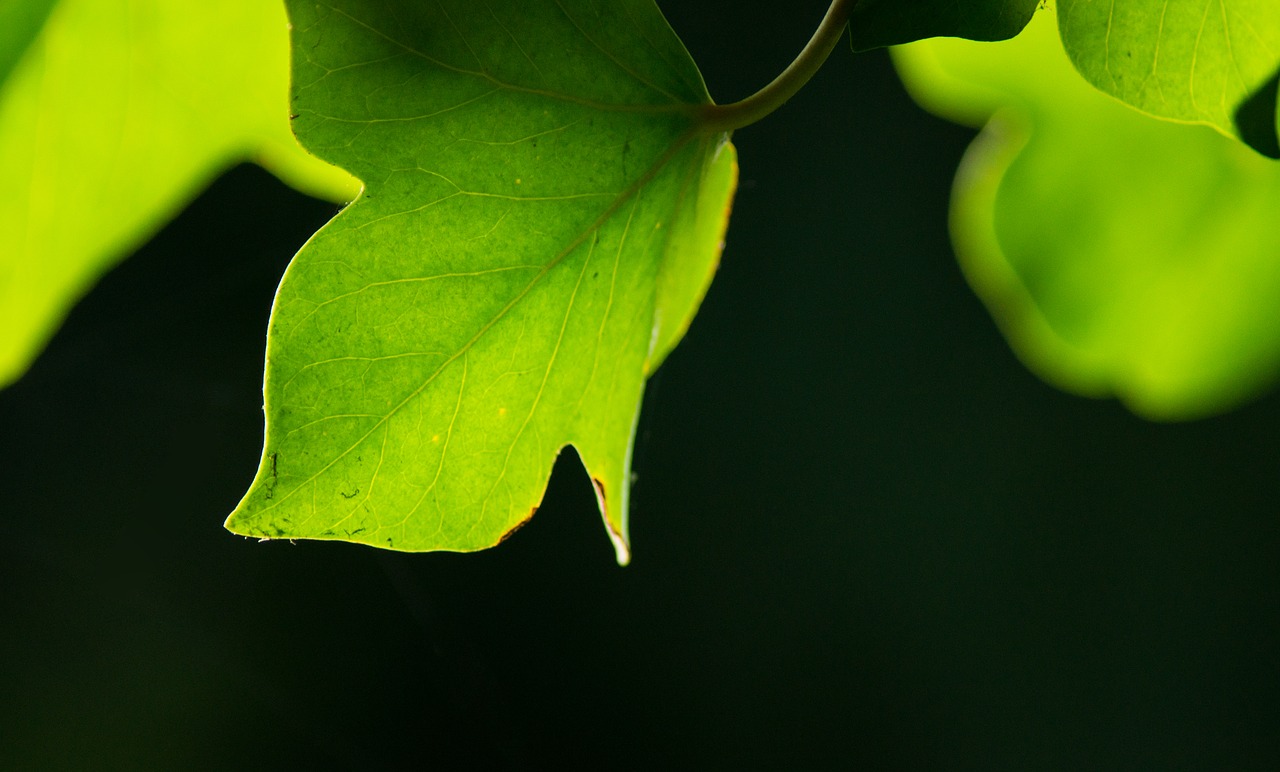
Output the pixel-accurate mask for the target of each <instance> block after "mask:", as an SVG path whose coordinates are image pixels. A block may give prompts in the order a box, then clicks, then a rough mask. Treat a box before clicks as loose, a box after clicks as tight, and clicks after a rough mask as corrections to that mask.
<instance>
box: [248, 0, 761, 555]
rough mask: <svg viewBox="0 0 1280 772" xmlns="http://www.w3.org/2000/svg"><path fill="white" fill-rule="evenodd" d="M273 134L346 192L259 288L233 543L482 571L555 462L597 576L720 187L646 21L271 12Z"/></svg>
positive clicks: (709, 147) (298, 6) (697, 99)
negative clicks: (344, 184) (584, 482)
mask: <svg viewBox="0 0 1280 772" xmlns="http://www.w3.org/2000/svg"><path fill="white" fill-rule="evenodd" d="M288 7H289V13H290V17H291V20H292V22H293V29H294V71H295V80H294V86H293V87H294V107H293V110H294V112H295V113H297V114H298V118H297V120H296V121H295V129H296V131H297V132H298V136H299V137H300V138H301V139H302V141H303V143H304V144H305V145H306V146H307V147H308V148H309V149H310V150H311V151H312V152H314V153H316V154H317V155H318V156H320V157H321V158H324V159H326V160H329V161H331V162H333V163H336V164H339V165H340V166H342V167H343V168H345V169H348V170H349V171H351V172H352V173H353V174H355V175H356V176H357V177H359V178H360V179H361V180H363V182H364V183H365V186H366V187H365V192H364V193H363V194H362V195H361V197H360V198H359V200H357V201H356V202H355V203H354V204H352V205H351V206H350V207H348V208H347V209H346V210H345V211H344V212H343V213H342V214H340V215H339V216H338V217H337V218H335V219H334V220H333V221H332V222H330V223H329V224H328V225H327V226H325V228H323V229H322V230H321V231H320V232H319V233H317V234H316V236H315V237H314V238H312V239H311V241H310V242H309V243H308V244H307V246H306V247H305V248H304V249H303V250H302V251H301V252H300V253H299V254H298V256H297V257H296V258H295V259H294V262H293V264H292V265H291V266H290V267H289V270H288V271H287V273H286V275H285V279H284V282H283V283H282V284H281V287H280V292H279V294H278V296H277V298H276V304H275V308H274V311H273V313H272V319H271V325H270V330H269V332H268V343H267V373H266V387H265V400H266V412H267V437H266V443H265V447H264V450H263V457H262V463H261V466H260V468H259V470H258V474H257V477H256V479H255V480H254V482H253V486H252V488H251V489H250V490H249V492H248V493H247V494H246V495H245V498H244V499H243V501H241V503H240V506H239V507H238V508H237V509H236V511H235V512H234V513H233V514H232V515H231V517H230V518H229V519H228V521H227V527H228V528H229V529H231V530H232V531H235V532H236V533H241V534H245V535H250V536H260V537H273V538H295V537H298V538H314V539H342V540H349V541H356V542H363V543H367V544H371V545H376V546H380V547H388V548H393V549H398V550H436V549H442V550H459V551H467V550H477V549H481V548H484V547H489V546H492V545H494V544H496V543H497V542H499V541H500V540H501V539H502V538H504V537H505V536H506V535H507V534H508V533H510V532H511V531H512V530H514V529H515V528H517V527H518V526H519V525H520V524H521V523H523V522H524V521H525V520H527V519H528V518H529V517H530V516H531V515H532V513H533V512H534V511H535V510H536V509H537V506H538V504H539V502H540V501H541V498H542V495H543V492H544V491H545V488H546V483H547V477H548V475H549V473H550V471H551V466H552V463H553V461H554V460H555V458H556V456H557V454H559V452H560V451H561V449H562V448H563V447H564V446H565V445H568V444H572V445H573V446H574V447H575V448H576V449H577V451H578V454H579V456H580V457H581V458H582V461H583V463H584V465H585V466H586V469H587V472H588V474H589V475H590V476H591V478H592V480H593V482H594V485H595V489H596V493H597V498H598V501H599V504H600V509H601V512H602V514H603V516H604V520H605V524H606V526H607V527H608V530H609V533H610V535H611V536H612V538H613V541H614V544H615V547H616V549H617V552H618V558H619V561H620V562H626V560H627V559H628V556H629V546H628V541H627V538H628V537H627V519H628V515H627V503H628V496H629V488H630V459H631V447H632V439H633V435H634V432H635V422H636V419H637V414H638V411H639V407H640V397H641V393H642V391H643V386H644V382H645V378H646V377H647V376H648V374H649V373H651V372H652V371H653V369H654V368H655V367H657V366H658V365H659V364H660V363H661V361H662V359H663V357H665V356H666V354H667V353H668V352H669V351H670V350H671V348H672V347H673V346H674V345H675V344H676V342H677V341H678V340H679V339H680V338H681V336H682V335H683V333H684V330H685V328H686V327H687V325H688V324H689V321H690V319H691V318H692V316H693V314H694V312H695V310H696V308H697V306H698V304H699V303H700V301H701V298H702V296H703V293H704V292H705V291H706V288H707V285H708V283H709V282H710V280H711V276H712V273H713V272H714V270H715V266H716V263H717V260H718V257H719V253H720V245H721V238H722V236H723V232H724V228H725V225H726V222H727V217H728V205H729V201H730V199H731V196H732V192H733V188H734V184H735V180H736V164H735V154H734V150H733V146H732V145H730V144H728V142H727V137H725V136H724V135H723V134H714V133H708V132H705V131H702V130H701V129H700V128H699V127H698V125H697V124H696V121H695V118H696V114H697V110H696V107H695V106H698V105H704V104H707V103H709V101H710V100H709V98H708V96H707V93H706V90H705V87H704V86H703V83H702V79H701V76H700V75H699V74H698V71H697V69H696V68H695V66H694V64H693V62H692V60H690V58H689V56H688V54H687V53H686V52H685V51H684V48H683V46H682V45H681V44H680V42H679V40H677V38H676V37H675V35H674V33H672V31H671V29H670V28H669V27H668V26H667V24H666V22H665V21H664V20H663V18H662V16H661V15H660V14H659V12H658V9H657V7H656V6H655V5H654V4H653V2H652V0H609V1H608V2H602V1H601V0H530V1H529V2H523V3H518V4H517V3H500V4H487V5H486V4H477V3H474V2H471V0H444V1H443V2H439V3H417V2H409V1H408V0H405V1H403V2H397V3H391V2H386V0H339V1H338V2H330V3H327V4H316V3H313V2H310V0H306V1H305V2H304V1H303V0H299V1H298V2H290V3H289V5H288Z"/></svg>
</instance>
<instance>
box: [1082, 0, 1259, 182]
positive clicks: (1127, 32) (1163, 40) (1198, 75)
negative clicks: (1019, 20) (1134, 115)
mask: <svg viewBox="0 0 1280 772" xmlns="http://www.w3.org/2000/svg"><path fill="white" fill-rule="evenodd" d="M1058 8H1059V14H1060V17H1059V27H1060V29H1061V32H1062V40H1063V42H1064V45H1065V47H1066V50H1067V54H1068V55H1069V56H1070V57H1071V61H1072V62H1074V63H1075V65H1076V67H1077V68H1078V69H1079V71H1080V73H1081V74H1082V75H1084V77H1085V79H1087V80H1088V81H1089V82H1090V83H1092V84H1093V85H1095V86H1097V87H1098V88H1100V89H1102V90H1103V91H1105V92H1107V93H1108V94H1111V95H1113V96H1115V97H1118V98H1119V99H1121V100H1123V101H1125V102H1127V103H1129V104H1131V105H1133V106H1135V107H1137V108H1138V109H1140V110H1143V111H1145V112H1148V113H1150V114H1152V115H1156V116H1160V117H1162V118H1169V119H1173V120H1179V121H1194V122H1197V123H1207V124H1208V125H1210V126H1213V127H1215V128H1217V129H1218V130H1219V131H1222V132H1223V133H1226V134H1228V135H1231V136H1234V137H1237V138H1241V139H1243V140H1245V141H1246V142H1248V143H1249V144H1250V145H1252V146H1253V147H1254V148H1255V149H1257V150H1258V151H1259V152H1262V153H1265V154H1267V155H1270V156H1272V157H1278V156H1280V145H1278V144H1277V139H1276V131H1277V125H1276V122H1277V117H1276V92H1277V89H1278V88H1280V4H1277V2H1276V0H1215V1H1214V2H1207V1H1206V0H1125V1H1124V2H1116V0H1058Z"/></svg>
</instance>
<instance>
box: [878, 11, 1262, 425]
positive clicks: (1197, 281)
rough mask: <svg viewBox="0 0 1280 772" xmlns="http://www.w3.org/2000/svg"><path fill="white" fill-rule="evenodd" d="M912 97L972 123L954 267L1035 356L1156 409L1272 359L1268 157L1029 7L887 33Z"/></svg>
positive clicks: (1214, 404)
mask: <svg viewBox="0 0 1280 772" xmlns="http://www.w3.org/2000/svg"><path fill="white" fill-rule="evenodd" d="M895 58H896V61H897V64H898V67H899V71H900V73H901V74H902V76H903V79H904V81H905V82H906V83H907V85H908V87H909V88H910V90H911V91H912V93H913V95H914V96H915V97H916V99H917V100H918V101H920V102H921V103H922V104H923V105H925V106H926V107H928V108H929V109H931V110H933V111H935V112H937V113H939V114H941V115H944V116H947V117H950V118H952V119H954V120H957V121H961V122H965V123H970V124H973V125H982V124H984V123H985V128H984V129H983V132H982V134H981V135H980V136H979V137H978V139H977V140H976V141H975V142H974V144H973V145H972V147H971V148H970V150H969V152H968V154H967V155H966V157H965V160H964V162H963V164H962V166H961V170H960V174H959V176H958V178H957V181H956V187H955V192H954V197H953V209H952V232H953V236H954V239H955V246H956V250H957V253H958V255H959V258H960V261H961V264H962V266H963V267H964V269H965V273H966V275H967V276H968V278H969V281H970V283H971V284H972V285H973V287H974V289H975V290H976V291H977V293H978V294H979V295H980V296H981V297H982V299H983V300H984V301H985V302H986V304H987V306H988V308H989V309H990V310H991V312H992V314H993V315H994V316H995V318H996V320H997V322H999V324H1000V326H1001V328H1002V329H1003V330H1004V332H1005V334H1006V336H1007V337H1008V339H1009V341H1010V343H1011V344H1012V345H1013V347H1014V349H1015V350H1016V351H1017V352H1018V354H1019V355H1020V356H1021V357H1022V358H1023V360H1024V361H1025V362H1026V363H1027V364H1028V365H1029V366H1030V367H1031V368H1032V369H1033V370H1035V371H1036V372H1037V373H1039V374H1040V375H1042V376H1043V377H1045V378H1046V379H1048V380H1050V381H1052V382H1054V383H1056V384H1059V385H1061V386H1063V387H1064V388H1068V389H1071V390H1073V391H1077V392H1081V393H1084V394H1090V395H1096V396H1102V395H1108V394H1115V395H1118V396H1119V397H1120V398H1122V399H1123V400H1124V401H1125V402H1126V403H1128V404H1129V406H1130V407H1132V408H1133V409H1134V410H1136V411H1138V412H1140V413H1142V414H1144V415H1147V416H1151V417H1155V418H1188V417H1194V416H1199V415H1204V414H1206V413H1211V412H1214V411H1218V410H1222V409H1224V408H1226V407H1229V406H1231V405H1233V404H1235V403H1237V402H1239V401H1240V400H1242V399H1246V398H1248V397H1250V396H1252V395H1254V394H1256V393H1257V392H1258V390H1260V389H1261V388H1263V387H1265V386H1267V385H1269V384H1270V383H1271V382H1272V381H1273V380H1274V377H1275V375H1276V373H1277V370H1278V369H1280V216H1277V215H1278V213H1280V164H1277V163H1275V162H1272V161H1269V160H1267V159H1265V158H1263V157H1262V156H1259V155H1258V154H1256V153H1254V152H1252V151H1250V150H1249V149H1248V148H1247V147H1245V146H1244V145H1241V144H1240V143H1238V142H1235V141H1233V140H1231V139H1229V138H1227V137H1225V136H1223V135H1221V134H1219V133H1217V132H1215V131H1212V130H1211V129H1208V128H1207V127H1201V126H1187V125H1179V124H1175V123H1170V122H1167V121H1162V120H1157V119H1154V118H1151V117H1148V116H1145V115H1143V114H1141V113H1139V112H1137V111H1135V110H1132V109H1130V108H1128V107H1126V106H1125V105H1123V104H1121V103H1119V102H1116V101H1115V100H1113V99H1111V98H1109V97H1107V96H1105V95H1103V94H1101V93H1099V92H1098V91H1096V90H1095V89H1093V88H1090V87H1089V86H1088V85H1087V84H1085V83H1084V82H1082V81H1081V80H1080V79H1079V77H1078V76H1077V75H1076V74H1075V72H1074V71H1073V70H1072V67H1071V64H1070V62H1069V61H1068V59H1067V57H1066V55H1065V53H1064V52H1063V50H1062V46H1061V44H1060V42H1059V39H1058V35H1057V34H1056V30H1055V28H1054V24H1053V17H1052V15H1051V14H1049V13H1044V12H1042V13H1041V14H1038V15H1037V18H1036V19H1035V20H1033V21H1032V23H1031V24H1030V25H1029V26H1028V27H1027V29H1026V30H1025V31H1024V32H1023V34H1022V35H1020V36H1019V37H1018V38H1016V39H1014V40H1012V41H1008V42H1005V43H988V44H979V43H969V42H965V41H958V40H934V41H926V42H922V43H916V44H912V45H910V46H904V47H902V48H900V49H897V50H895Z"/></svg>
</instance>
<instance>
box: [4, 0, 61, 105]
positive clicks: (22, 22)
mask: <svg viewBox="0 0 1280 772" xmlns="http://www.w3.org/2000/svg"><path fill="white" fill-rule="evenodd" d="M57 2H58V0H9V2H7V3H0V86H3V85H4V82H5V80H6V79H8V77H9V73H10V72H11V71H12V70H13V66H14V65H15V64H17V63H18V60H19V59H21V58H22V54H23V53H24V52H26V50H27V46H29V45H31V41H32V40H34V39H35V37H36V34H37V33H38V32H40V28H41V27H43V26H44V22H45V19H47V18H49V12H50V11H52V10H53V6H54V5H56V4H57Z"/></svg>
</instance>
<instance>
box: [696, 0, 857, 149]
mask: <svg viewBox="0 0 1280 772" xmlns="http://www.w3.org/2000/svg"><path fill="white" fill-rule="evenodd" d="M854 2H855V0H833V2H832V3H831V7H830V8H828V9H827V14H826V16H824V17H823V18H822V23H821V24H819V25H818V29H817V31H815V32H814V33H813V37H812V38H810V39H809V42H808V44H807V45H805V47H804V50H802V51H801V52H800V55H799V56H797V57H796V58H795V61H793V62H792V63H791V64H790V65H789V66H788V67H787V69H785V70H783V71H782V74H781V75H779V76H778V77H776V78H774V79H773V82H771V83H770V84H769V85H767V86H765V87H764V88H762V89H760V90H759V91H757V92H756V93H754V94H752V95H751V96H749V97H747V98H746V99H743V100H742V101H740V102H733V103H731V104H727V105H707V106H706V107H704V108H703V109H702V110H701V111H700V114H699V119H700V123H699V127H700V128H701V129H703V130H705V131H709V132H715V131H733V130H735V129H740V128H742V127H744V126H750V125H751V124H753V123H755V122H756V121H758V120H760V119H761V118H764V117H765V116H767V115H769V114H770V113H772V112H773V111H774V110H777V109H778V108H779V107H782V105H784V104H786V102H787V100H789V99H791V97H793V96H795V95H796V92H798V91H799V90H800V89H801V88H802V87H803V86H804V84H806V83H808V82H809V79H810V78H812V77H813V76H814V74H815V73H817V72H818V69H819V68H820V67H822V63H823V62H825V61H826V60H827V57H828V56H829V55H830V54H831V52H832V51H833V50H834V49H835V47H836V45H837V44H838V43H839V42H840V38H841V37H842V36H843V34H844V30H845V27H846V26H848V23H849V13H850V12H851V11H852V10H853V6H854Z"/></svg>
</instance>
